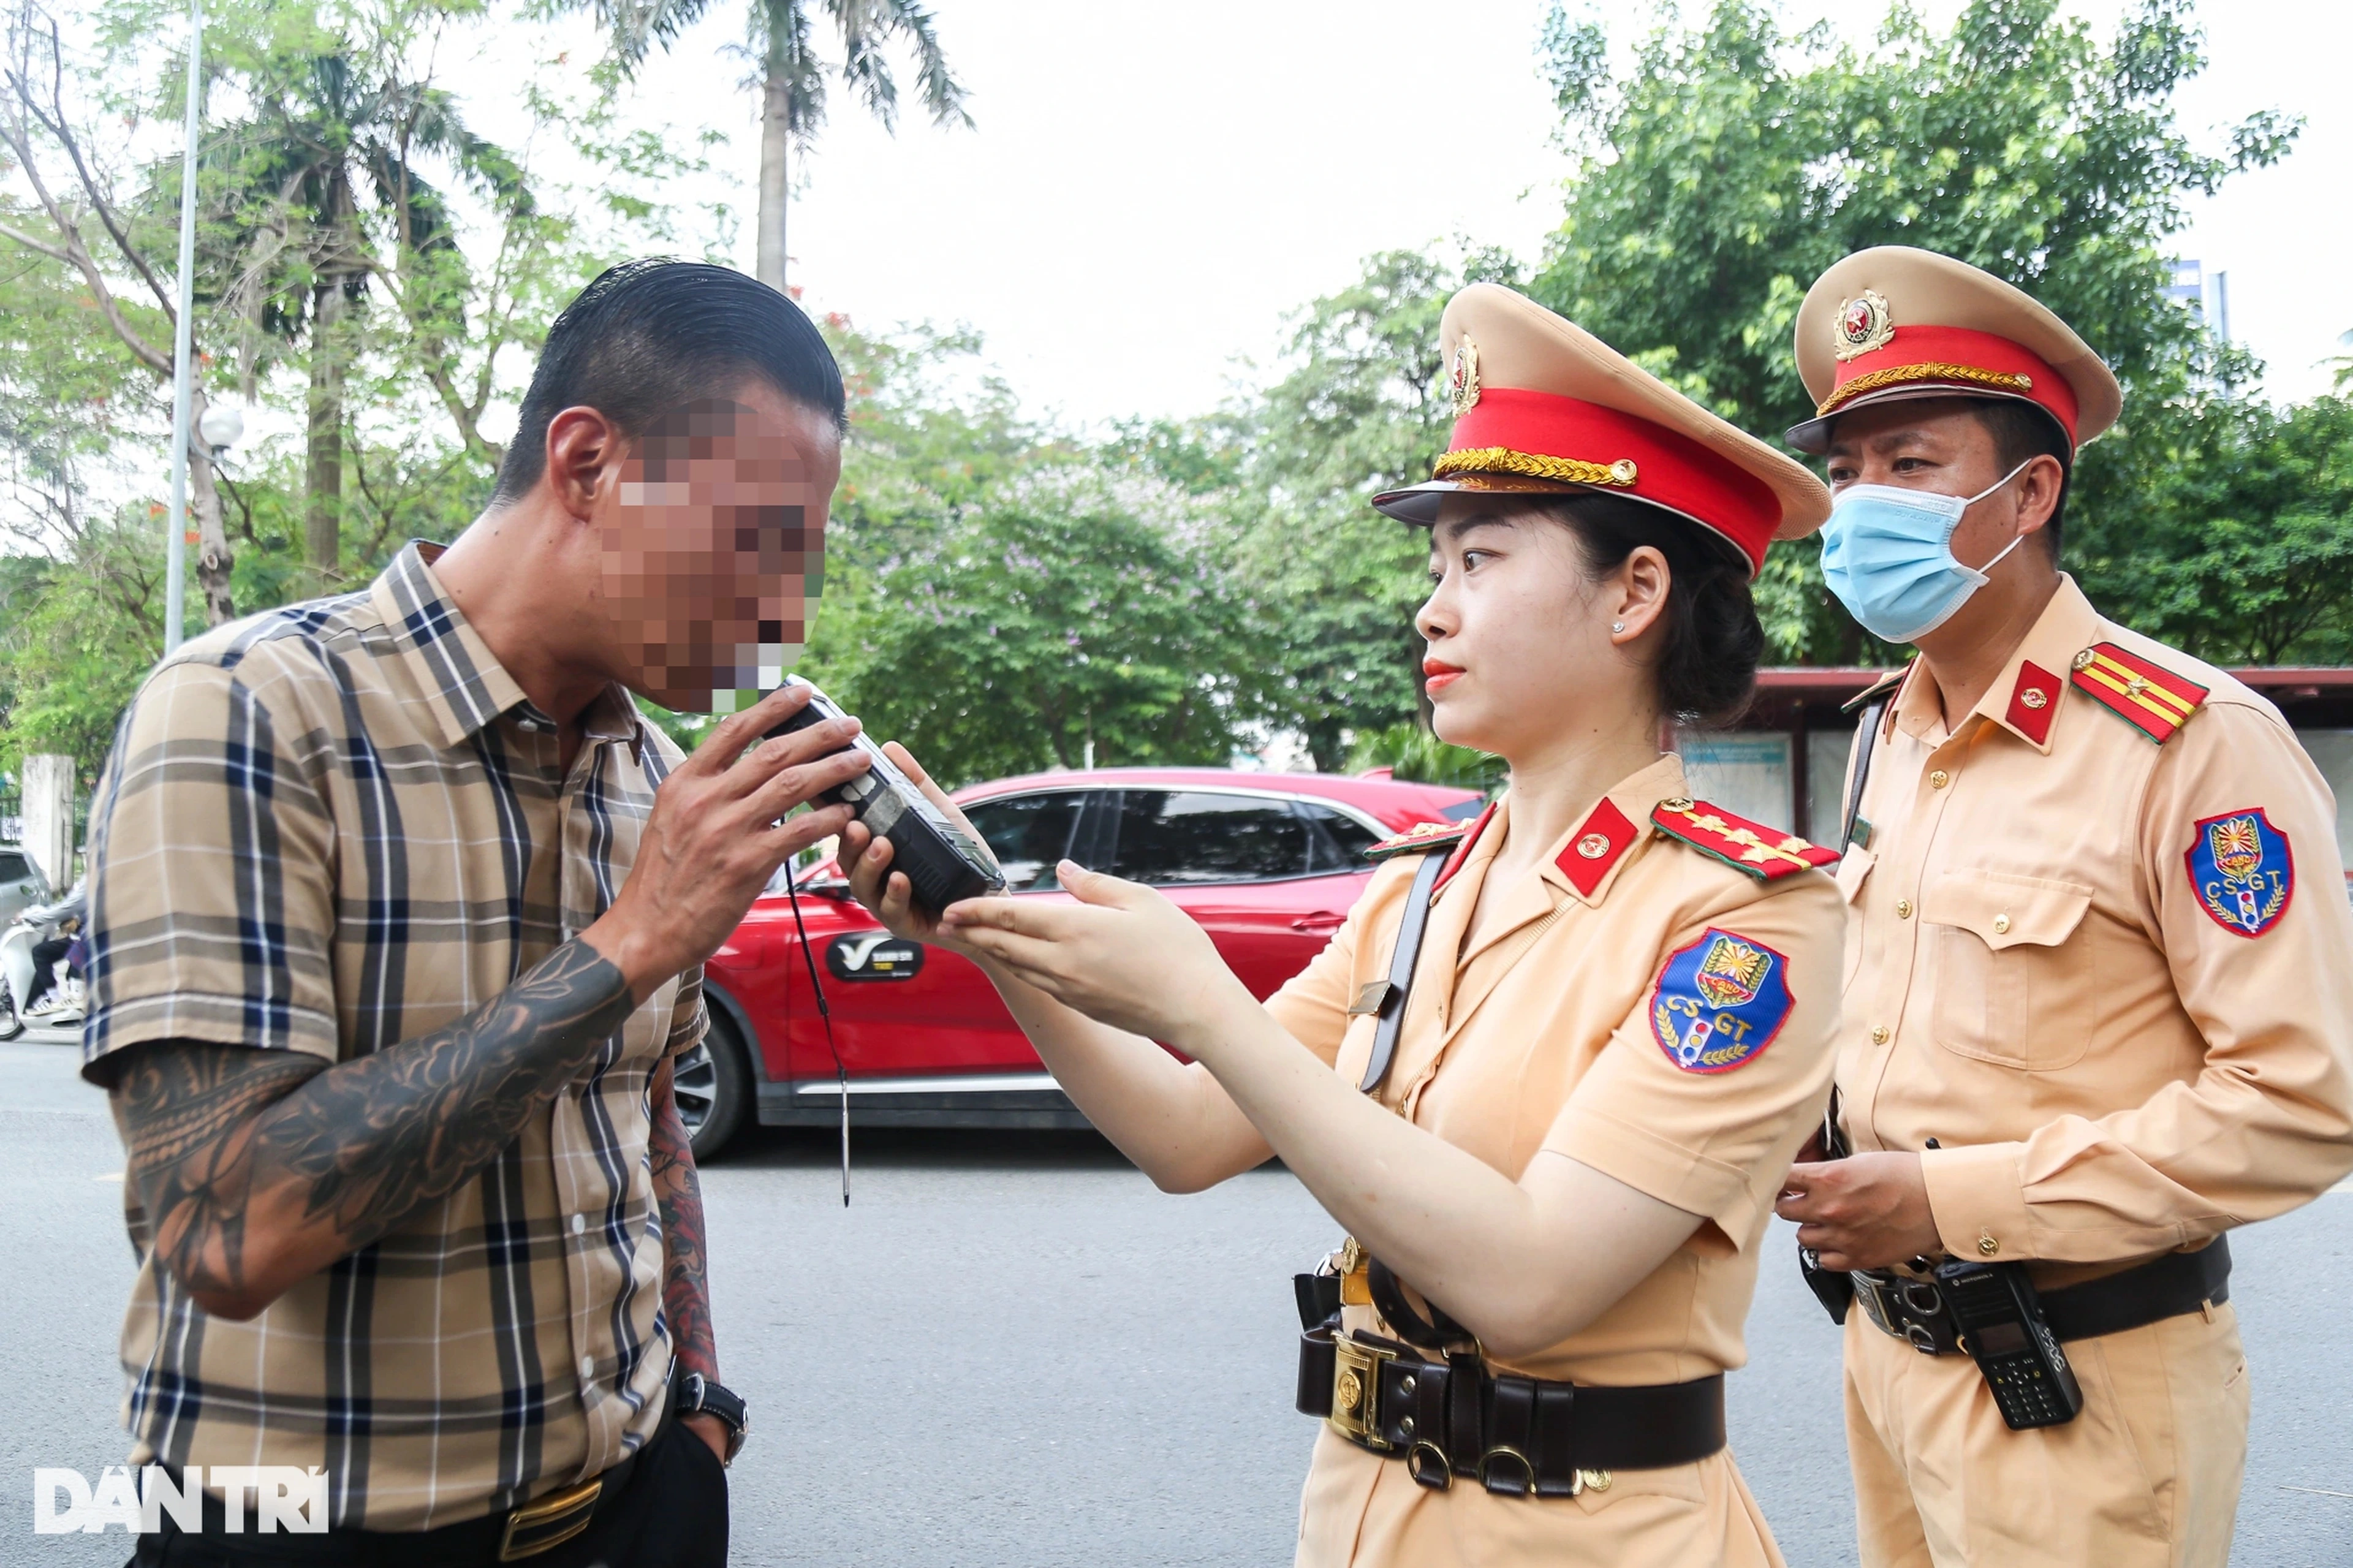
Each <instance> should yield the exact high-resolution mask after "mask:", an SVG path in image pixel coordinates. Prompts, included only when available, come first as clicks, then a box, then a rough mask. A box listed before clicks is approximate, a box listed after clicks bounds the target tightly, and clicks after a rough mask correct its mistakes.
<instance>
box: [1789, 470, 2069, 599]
mask: <svg viewBox="0 0 2353 1568" xmlns="http://www.w3.org/2000/svg"><path fill="white" fill-rule="evenodd" d="M2033 460H2034V459H2033V458H2028V459H2027V460H2026V461H2027V462H2028V463H2031V462H2032V461H2033ZM2025 467H2026V463H2021V464H2019V465H2018V467H2017V468H2012V469H2010V472H2008V473H2006V474H2004V475H2003V476H2002V477H2001V478H2000V479H1996V480H1995V481H1994V482H1993V483H1992V484H1990V485H1988V486H1987V487H1986V488H1985V489H1981V490H1979V491H1978V493H1977V494H1975V495H1973V496H1942V495H1937V494H1936V493H1934V492H1933V491H1929V490H1912V489H1904V488H1903V487H1901V486H1899V485H1850V486H1848V487H1847V488H1846V489H1843V490H1841V491H1840V492H1839V497H1838V500H1835V501H1832V502H1831V520H1830V521H1829V522H1827V523H1825V524H1823V526H1822V579H1823V581H1825V582H1827V583H1828V584H1830V588H1831V593H1833V594H1836V595H1838V599H1839V603H1840V604H1841V605H1845V606H1846V608H1847V613H1848V614H1849V615H1851V616H1853V617H1854V618H1855V619H1856V620H1858V621H1861V622H1862V624H1863V626H1864V627H1865V628H1866V629H1868V630H1869V631H1870V633H1871V635H1872V636H1873V637H1878V638H1880V639H1881V640H1882V641H1883V642H1912V641H1915V639H1917V638H1919V637H1925V636H1926V635H1927V634H1928V633H1930V632H1933V631H1935V630H1936V628H1937V627H1938V626H1943V625H1944V624H1945V623H1946V622H1947V621H1948V620H1950V619H1952V616H1953V612H1954V611H1956V610H1957V609H1959V608H1960V607H1961V605H1963V604H1964V603H1966V602H1967V601H1968V596H1969V595H1971V594H1974V593H1976V592H1977V591H1978V589H1979V588H1982V587H1984V586H1985V585H1986V581H1987V578H1986V572H1987V571H1988V570H1989V569H1990V568H1991V567H1992V566H1993V565H1994V564H1995V563H1996V562H1999V561H2000V559H2001V557H2002V555H2007V554H2009V553H2010V551H2012V550H2015V549H2017V548H2018V547H2019V545H2020V544H2021V543H2022V542H2024V541H2025V538H2026V535H2024V534H2022V533H2021V534H2020V535H2019V536H2018V537H2017V538H2016V539H2013V540H2011V541H2010V543H2009V544H2008V545H2007V546H2006V547H2005V548H2004V549H2003V550H2002V552H2001V555H1997V556H1995V557H1994V558H1993V560H1992V561H1989V562H1987V563H1985V566H1984V567H1982V568H1980V567H1972V566H1964V565H1962V564H1961V563H1960V562H1959V561H1957V560H1956V559H1955V558H1954V555H1953V530H1954V529H1956V528H1957V527H1959V526H1960V521H1961V514H1962V513H1963V512H1966V511H1968V510H1969V508H1970V507H1972V506H1975V505H1976V504H1977V503H1978V501H1981V500H1985V498H1986V497H1988V496H1989V495H1991V494H1993V492H1994V491H1996V490H1998V489H2001V487H2002V486H2004V485H2006V484H2008V483H2010V480H2012V479H2016V478H2018V476H2019V473H2020V471H2021V469H2023V468H2025Z"/></svg>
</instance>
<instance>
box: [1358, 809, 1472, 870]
mask: <svg viewBox="0 0 2353 1568" xmlns="http://www.w3.org/2000/svg"><path fill="white" fill-rule="evenodd" d="M1480 820H1481V821H1484V820H1485V818H1484V817H1482V818H1480ZM1472 826H1475V824H1473V823H1469V822H1417V823H1415V824H1414V825H1413V826H1411V827H1409V828H1407V829H1406V830H1405V831H1404V832H1403V833H1400V834H1398V836H1397V837H1395V838H1384V839H1382V840H1381V841H1380V842H1379V843H1378V844H1375V845H1373V846H1371V847H1368V848H1367V849H1366V851H1365V858H1366V859H1367V860H1386V859H1388V858H1389V857H1390V856H1392V855H1419V854H1420V853H1421V852H1422V851H1423V850H1425V849H1451V848H1453V847H1454V846H1456V845H1457V844H1460V843H1461V842H1462V837H1463V835H1465V834H1467V833H1469V832H1470V831H1471V829H1472Z"/></svg>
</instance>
